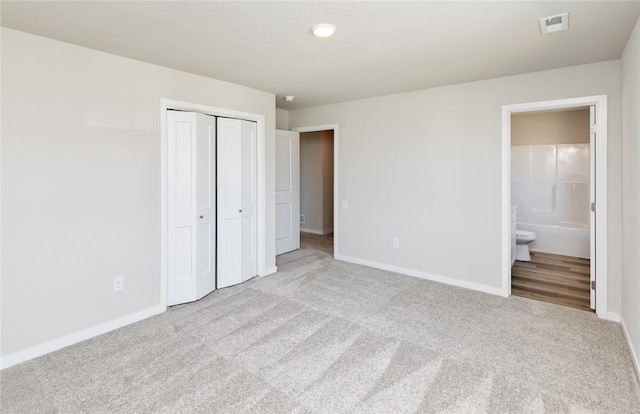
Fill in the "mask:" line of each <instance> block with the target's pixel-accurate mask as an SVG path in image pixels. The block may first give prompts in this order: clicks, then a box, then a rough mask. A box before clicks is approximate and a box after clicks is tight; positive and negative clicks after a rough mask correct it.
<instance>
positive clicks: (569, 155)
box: [558, 144, 589, 183]
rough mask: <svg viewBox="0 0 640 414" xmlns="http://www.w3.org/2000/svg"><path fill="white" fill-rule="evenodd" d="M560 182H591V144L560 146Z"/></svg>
mask: <svg viewBox="0 0 640 414" xmlns="http://www.w3.org/2000/svg"><path fill="white" fill-rule="evenodd" d="M558 181H572V182H585V183H588V182H589V144H570V145H558Z"/></svg>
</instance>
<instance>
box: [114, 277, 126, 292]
mask: <svg viewBox="0 0 640 414" xmlns="http://www.w3.org/2000/svg"><path fill="white" fill-rule="evenodd" d="M122 289H124V276H114V277H113V291H114V292H117V291H119V290H122Z"/></svg>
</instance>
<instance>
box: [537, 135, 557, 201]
mask: <svg viewBox="0 0 640 414" xmlns="http://www.w3.org/2000/svg"><path fill="white" fill-rule="evenodd" d="M531 165H532V168H531V171H532V177H531V181H532V188H533V206H532V208H533V210H534V211H535V210H537V211H544V212H551V211H553V210H554V206H555V203H554V201H555V200H554V199H555V197H554V190H555V184H556V146H555V145H534V146H532V153H531Z"/></svg>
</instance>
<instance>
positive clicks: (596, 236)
mask: <svg viewBox="0 0 640 414" xmlns="http://www.w3.org/2000/svg"><path fill="white" fill-rule="evenodd" d="M579 108H592V109H591V110H590V116H592V118H590V124H591V125H590V126H589V133H590V134H591V138H590V146H589V149H590V155H591V157H590V158H591V161H590V162H591V165H590V182H589V187H590V190H589V193H590V194H589V199H590V200H589V201H590V203H591V204H590V208H589V211H588V214H589V216H590V219H589V222H590V225H589V228H590V232H589V238H590V243H589V250H590V253H589V256H590V266H589V273H590V284H589V291H590V300H591V303H592V304H593V306H594V307H595V310H596V313H597V315H598V316H599V317H601V318H605V319H609V314H608V312H607V97H606V96H604V95H602V96H591V97H583V98H571V99H562V100H554V101H545V102H533V103H524V104H514V105H505V106H503V108H502V177H503V181H502V218H503V220H502V264H503V268H502V280H503V294H504V295H505V296H509V295H511V294H512V278H511V265H512V263H513V258H514V254H515V253H516V250H517V248H516V246H515V243H514V242H515V239H516V229H517V219H516V220H514V216H513V209H512V190H513V189H512V169H511V167H512V164H511V163H512V153H511V149H512V147H511V144H512V116H513V115H515V114H525V113H533V112H536V111H563V110H570V109H579ZM596 137H597V138H596ZM556 162H557V159H556ZM596 165H597V169H596V168H595V166H596ZM556 173H557V172H556ZM516 178H517V177H516ZM516 191H519V190H516ZM549 197H550V198H549V199H550V200H551V202H557V196H556V198H555V199H554V198H553V197H554V196H553V194H552V195H551V196H549ZM565 201H566V200H565ZM596 214H597V219H596Z"/></svg>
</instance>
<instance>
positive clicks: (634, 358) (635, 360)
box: [620, 318, 640, 381]
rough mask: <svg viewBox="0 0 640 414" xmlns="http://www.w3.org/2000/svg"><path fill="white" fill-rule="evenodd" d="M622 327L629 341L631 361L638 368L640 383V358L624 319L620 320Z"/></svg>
mask: <svg viewBox="0 0 640 414" xmlns="http://www.w3.org/2000/svg"><path fill="white" fill-rule="evenodd" d="M620 325H622V332H623V333H624V339H625V340H626V341H627V347H628V348H629V353H630V354H631V360H632V361H633V365H634V366H635V368H636V375H637V376H638V381H640V358H638V354H637V352H636V350H635V349H634V348H633V344H632V343H631V339H629V332H627V326H626V325H625V323H624V319H623V318H620Z"/></svg>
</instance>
